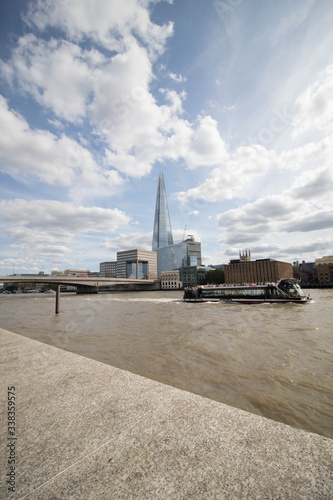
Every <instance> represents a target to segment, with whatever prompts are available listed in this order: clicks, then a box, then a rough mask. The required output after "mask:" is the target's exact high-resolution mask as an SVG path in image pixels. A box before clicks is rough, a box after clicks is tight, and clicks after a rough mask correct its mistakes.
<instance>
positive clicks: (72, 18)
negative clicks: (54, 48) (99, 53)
mask: <svg viewBox="0 0 333 500" xmlns="http://www.w3.org/2000/svg"><path fill="white" fill-rule="evenodd" d="M144 3H145V4H146V5H142V2H140V1H137V0H126V2H124V1H123V0H112V2H110V1H109V0H95V1H94V2H93V3H92V2H91V1H90V0H71V1H62V2H56V1H49V2H45V1H44V0H37V1H36V2H34V3H32V2H31V3H30V5H29V10H28V13H27V15H26V16H25V21H26V22H28V23H29V24H30V25H31V26H33V27H36V28H37V29H38V30H39V31H44V30H45V29H46V28H47V27H48V26H51V27H58V28H60V29H62V30H64V31H65V32H66V34H67V36H68V37H69V38H70V39H71V40H74V41H82V40H83V39H84V38H90V39H93V40H95V41H97V42H99V43H100V44H102V45H103V46H105V47H107V48H108V49H109V50H117V51H121V50H123V49H124V46H126V42H127V40H129V39H130V38H131V37H132V36H133V34H135V35H137V36H138V37H139V38H140V39H142V41H143V42H144V43H145V44H147V45H148V47H149V50H150V51H151V52H157V53H158V52H160V51H161V50H162V49H163V47H164V44H165V40H166V39H167V37H168V36H170V35H171V34H172V29H173V27H172V23H169V24H166V25H163V26H158V25H156V24H154V23H152V22H151V20H150V18H149V13H148V10H147V8H146V7H147V6H148V2H144Z"/></svg>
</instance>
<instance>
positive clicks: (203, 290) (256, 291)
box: [184, 278, 312, 304]
mask: <svg viewBox="0 0 333 500" xmlns="http://www.w3.org/2000/svg"><path fill="white" fill-rule="evenodd" d="M311 300H312V299H311V298H310V297H309V296H308V295H306V294H305V293H304V292H303V290H302V289H301V287H300V286H299V284H298V282H297V280H295V279H291V278H288V279H281V280H280V281H278V282H277V283H266V284H264V285H256V284H252V283H250V284H247V285H219V286H209V285H208V286H207V285H205V286H198V287H197V288H186V289H185V290H184V301H185V302H218V301H224V302H236V303H238V304H263V303H273V304H283V303H286V302H294V303H297V304H303V303H305V302H309V301H311Z"/></svg>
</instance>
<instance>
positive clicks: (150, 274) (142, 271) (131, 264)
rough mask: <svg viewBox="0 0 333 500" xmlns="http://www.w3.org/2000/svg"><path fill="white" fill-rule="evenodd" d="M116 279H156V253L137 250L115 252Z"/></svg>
mask: <svg viewBox="0 0 333 500" xmlns="http://www.w3.org/2000/svg"><path fill="white" fill-rule="evenodd" d="M117 278H135V279H149V280H154V279H157V256H156V252H152V251H149V250H137V249H135V250H125V251H123V252H117Z"/></svg>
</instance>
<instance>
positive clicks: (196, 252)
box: [157, 236, 201, 278]
mask: <svg viewBox="0 0 333 500" xmlns="http://www.w3.org/2000/svg"><path fill="white" fill-rule="evenodd" d="M198 265H201V243H200V242H199V241H195V240H194V238H193V236H191V237H190V238H189V239H187V240H185V241H183V242H181V243H176V244H175V245H169V246H166V247H161V248H158V249H157V271H158V273H157V274H158V277H159V278H161V273H162V272H163V271H173V270H175V269H180V268H181V267H185V266H198Z"/></svg>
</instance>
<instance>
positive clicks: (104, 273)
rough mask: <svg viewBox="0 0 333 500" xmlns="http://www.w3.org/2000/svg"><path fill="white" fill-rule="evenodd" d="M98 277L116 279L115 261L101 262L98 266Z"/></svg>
mask: <svg viewBox="0 0 333 500" xmlns="http://www.w3.org/2000/svg"><path fill="white" fill-rule="evenodd" d="M99 275H100V276H101V278H116V277H117V261H111V262H101V263H100V265H99Z"/></svg>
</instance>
